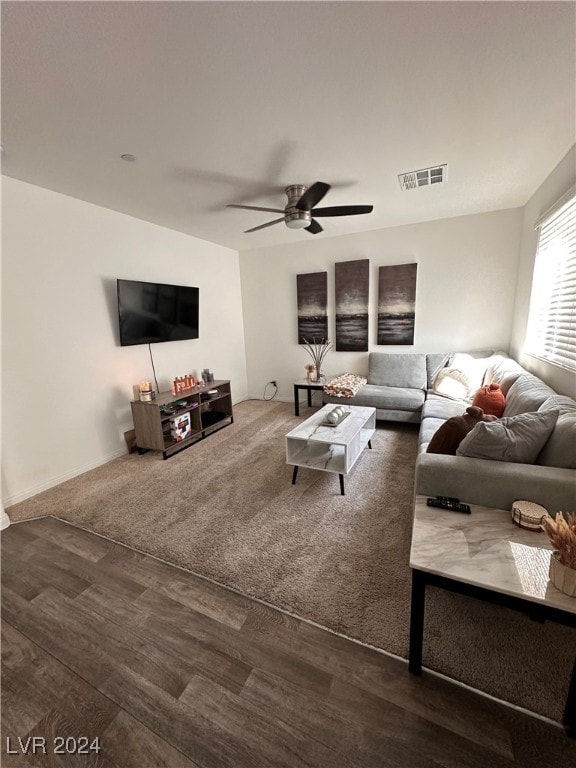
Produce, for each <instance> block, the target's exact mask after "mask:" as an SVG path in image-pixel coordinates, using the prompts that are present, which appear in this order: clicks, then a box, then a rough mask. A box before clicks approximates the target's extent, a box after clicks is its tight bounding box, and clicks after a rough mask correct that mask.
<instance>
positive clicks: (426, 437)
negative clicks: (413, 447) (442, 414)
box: [418, 417, 444, 453]
mask: <svg viewBox="0 0 576 768" xmlns="http://www.w3.org/2000/svg"><path fill="white" fill-rule="evenodd" d="M442 424H444V419H435V418H431V417H429V418H427V419H422V423H421V425H420V434H419V435H418V453H423V452H425V451H426V450H427V449H428V444H429V443H430V440H432V438H433V437H434V435H435V434H436V432H437V431H438V430H439V429H440V427H441V426H442Z"/></svg>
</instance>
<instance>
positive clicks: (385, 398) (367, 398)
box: [324, 384, 424, 411]
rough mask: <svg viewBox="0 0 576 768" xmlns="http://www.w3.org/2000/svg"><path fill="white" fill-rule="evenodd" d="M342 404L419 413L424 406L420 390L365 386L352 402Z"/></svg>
mask: <svg viewBox="0 0 576 768" xmlns="http://www.w3.org/2000/svg"><path fill="white" fill-rule="evenodd" d="M324 401H325V402H333V400H332V398H331V397H325V398H324ZM338 401H339V402H340V403H342V398H338ZM344 402H345V403H346V404H347V405H363V406H367V407H371V408H379V409H384V410H399V411H420V410H421V409H422V406H423V404H424V392H423V391H422V390H421V389H408V388H406V387H379V386H375V385H374V384H365V385H364V386H363V387H360V389H359V390H358V392H357V393H356V395H355V396H354V398H353V399H352V400H351V399H349V398H347V399H346V400H345V401H344Z"/></svg>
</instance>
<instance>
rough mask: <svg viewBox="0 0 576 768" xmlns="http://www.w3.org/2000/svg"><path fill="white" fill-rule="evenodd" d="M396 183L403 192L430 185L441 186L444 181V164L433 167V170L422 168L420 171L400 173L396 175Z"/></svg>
mask: <svg viewBox="0 0 576 768" xmlns="http://www.w3.org/2000/svg"><path fill="white" fill-rule="evenodd" d="M398 181H399V182H400V189H401V190H402V191H403V192H405V191H406V190H407V189H417V188H418V187H428V186H430V184H441V183H442V182H443V181H446V164H444V165H435V166H434V167H433V168H422V170H420V171H409V172H408V173H400V174H398Z"/></svg>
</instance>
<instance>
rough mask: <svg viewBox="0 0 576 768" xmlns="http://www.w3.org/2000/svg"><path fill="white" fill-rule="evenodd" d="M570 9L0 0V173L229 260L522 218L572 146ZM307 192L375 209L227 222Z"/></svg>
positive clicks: (543, 5)
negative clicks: (308, 243) (515, 210)
mask: <svg viewBox="0 0 576 768" xmlns="http://www.w3.org/2000/svg"><path fill="white" fill-rule="evenodd" d="M575 8H576V5H575V4H574V3H573V2H526V3H522V2H461V1H460V2H451V3H445V2H331V1H330V0H325V1H323V2H289V3H284V2H224V3H220V2H162V3H156V2H100V3H97V2H96V3H93V2H64V3H52V2H37V3H29V2H3V3H2V144H3V147H4V152H3V157H2V172H3V173H4V174H6V175H8V176H12V177H15V178H17V179H21V180H24V181H28V182H31V183H33V184H37V185H39V186H42V187H47V188H49V189H52V190H56V191H58V192H62V193H64V194H66V195H71V196H73V197H76V198H79V199H81V200H86V201H90V202H93V203H96V204H98V205H102V206H105V207H107V208H111V209H113V210H116V211H122V212H124V213H127V214H130V215H131V216H136V217H138V218H141V219H145V220H147V221H151V222H155V223H157V224H161V225H163V226H166V227H170V228H172V229H176V230H180V231H182V232H187V233H189V234H192V235H195V236H197V237H201V238H204V239H206V240H211V241H214V242H217V243H221V244H222V245H226V246H229V247H232V248H235V249H238V250H244V249H248V248H257V247H259V246H264V245H266V246H267V245H274V244H278V243H287V242H293V243H297V242H301V241H303V240H308V239H310V238H311V237H315V238H325V237H331V236H334V235H341V234H344V233H350V232H360V231H365V230H369V229H378V228H381V227H388V226H394V225H398V224H407V223H413V222H416V221H424V220H429V219H437V218H444V217H450V216H458V215H463V214H469V213H476V212H482V211H488V210H494V209H499V208H509V207H515V206H520V205H524V204H525V203H526V201H527V200H528V199H529V197H530V196H531V195H532V193H533V192H534V191H535V190H536V189H537V188H538V186H539V185H540V184H541V183H542V181H543V180H544V179H545V178H546V176H547V175H548V174H549V173H550V171H551V170H552V169H553V167H554V166H555V165H556V163H557V162H558V161H559V160H560V159H561V158H562V157H563V156H564V154H565V153H566V152H567V151H568V149H569V148H570V147H571V145H572V144H573V143H574V141H575V125H574V119H575V113H576V107H575V91H576V88H575V39H576V38H575V21H574V17H575ZM123 153H132V154H134V155H136V158H137V161H136V162H134V163H127V162H124V161H122V160H121V159H120V155H121V154H123ZM441 163H447V164H448V180H447V182H446V183H445V184H441V185H434V186H431V187H425V188H421V189H417V190H412V191H408V192H402V191H401V190H400V186H399V183H398V179H397V174H399V173H402V172H405V171H411V170H415V169H419V168H426V167H429V166H432V165H436V164H441ZM317 180H321V181H326V182H328V183H330V184H332V185H333V188H332V189H331V190H330V192H329V193H328V195H327V196H326V198H324V201H323V202H322V204H321V205H323V206H330V205H346V204H358V203H359V204H365V203H371V204H373V205H374V212H373V213H372V214H370V215H365V216H352V217H346V218H338V219H336V218H329V219H322V222H321V223H322V225H323V226H324V232H323V233H321V234H318V235H314V236H312V235H310V234H309V233H308V232H305V231H303V230H296V231H294V230H289V229H287V228H286V226H285V225H284V224H283V223H281V224H278V225H276V226H273V227H270V228H268V229H264V230H262V231H260V232H254V233H252V234H243V230H244V229H248V228H249V227H253V226H256V225H258V224H262V223H264V222H266V221H269V220H271V219H273V218H276V215H275V214H268V213H261V212H255V211H241V210H234V209H227V208H226V207H225V206H226V204H228V203H242V204H248V205H263V206H267V207H273V208H283V207H284V205H285V197H284V193H283V189H284V187H285V186H287V185H288V184H295V183H299V184H311V183H313V182H314V181H317Z"/></svg>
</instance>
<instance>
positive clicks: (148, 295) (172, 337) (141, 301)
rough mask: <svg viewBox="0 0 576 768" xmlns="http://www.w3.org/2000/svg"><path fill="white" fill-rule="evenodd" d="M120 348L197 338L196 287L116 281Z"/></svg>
mask: <svg viewBox="0 0 576 768" xmlns="http://www.w3.org/2000/svg"><path fill="white" fill-rule="evenodd" d="M117 287H118V323H119V327H120V345H121V346H123V347H127V346H131V345H132V344H156V343H158V342H160V341H182V340H184V339H197V338H198V288H192V287H191V286H188V285H166V284H164V283H143V282H139V281H137V280H117Z"/></svg>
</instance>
